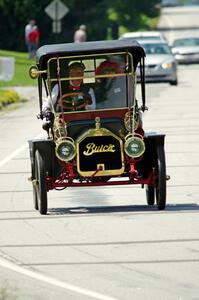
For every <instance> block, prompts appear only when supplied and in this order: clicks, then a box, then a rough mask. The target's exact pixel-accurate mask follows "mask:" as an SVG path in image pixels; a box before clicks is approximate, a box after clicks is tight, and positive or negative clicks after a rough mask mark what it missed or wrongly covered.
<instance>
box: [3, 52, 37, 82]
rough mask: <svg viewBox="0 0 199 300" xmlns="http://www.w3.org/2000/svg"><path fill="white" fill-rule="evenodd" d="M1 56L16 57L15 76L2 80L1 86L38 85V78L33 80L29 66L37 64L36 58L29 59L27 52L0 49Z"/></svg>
mask: <svg viewBox="0 0 199 300" xmlns="http://www.w3.org/2000/svg"><path fill="white" fill-rule="evenodd" d="M0 56H7V57H9V56H12V57H15V74H14V77H13V79H12V80H10V81H2V80H0V88H1V87H12V86H36V85H37V80H33V79H31V78H30V77H29V68H30V66H31V65H34V64H35V60H30V59H28V54H27V53H25V52H14V51H6V50H0Z"/></svg>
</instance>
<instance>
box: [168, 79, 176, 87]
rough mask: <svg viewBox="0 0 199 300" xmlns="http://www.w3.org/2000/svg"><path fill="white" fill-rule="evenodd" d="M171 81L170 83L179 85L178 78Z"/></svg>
mask: <svg viewBox="0 0 199 300" xmlns="http://www.w3.org/2000/svg"><path fill="white" fill-rule="evenodd" d="M169 83H170V85H175V86H176V85H178V80H177V79H176V80H174V81H170V82H169Z"/></svg>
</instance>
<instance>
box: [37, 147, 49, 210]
mask: <svg viewBox="0 0 199 300" xmlns="http://www.w3.org/2000/svg"><path fill="white" fill-rule="evenodd" d="M45 176H46V174H45V162H44V160H43V158H42V156H41V154H40V153H39V151H36V152H35V179H36V185H35V191H36V199H37V205H38V209H39V212H40V214H41V215H45V214H46V213H47V190H46V178H45Z"/></svg>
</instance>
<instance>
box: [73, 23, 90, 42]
mask: <svg viewBox="0 0 199 300" xmlns="http://www.w3.org/2000/svg"><path fill="white" fill-rule="evenodd" d="M73 39H74V43H82V42H86V40H87V34H86V25H83V24H82V25H80V26H79V29H78V30H76V31H75V33H74V37H73Z"/></svg>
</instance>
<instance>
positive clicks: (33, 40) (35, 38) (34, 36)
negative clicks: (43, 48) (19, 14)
mask: <svg viewBox="0 0 199 300" xmlns="http://www.w3.org/2000/svg"><path fill="white" fill-rule="evenodd" d="M39 40H40V32H39V30H38V27H37V26H36V25H34V26H33V29H32V31H31V32H30V33H29V34H28V43H29V47H30V55H29V58H30V59H34V58H35V54H36V50H37V48H38V45H39Z"/></svg>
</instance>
